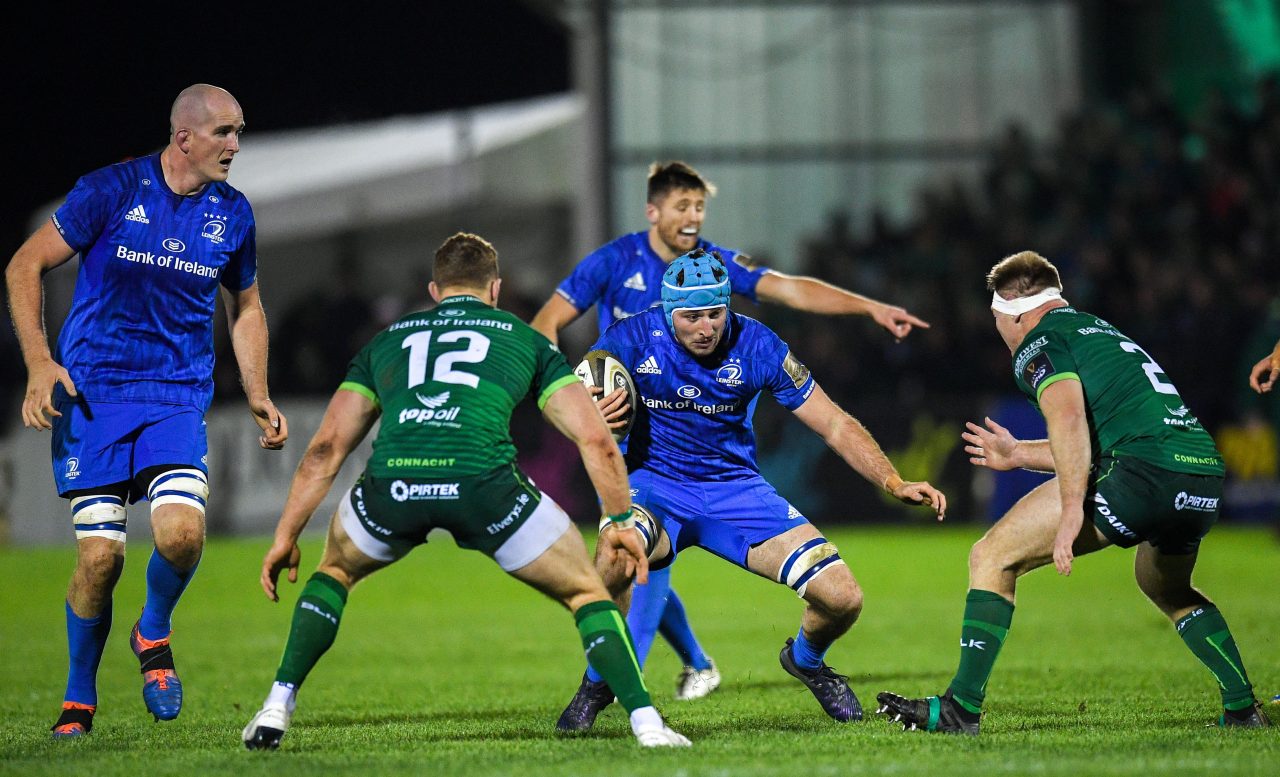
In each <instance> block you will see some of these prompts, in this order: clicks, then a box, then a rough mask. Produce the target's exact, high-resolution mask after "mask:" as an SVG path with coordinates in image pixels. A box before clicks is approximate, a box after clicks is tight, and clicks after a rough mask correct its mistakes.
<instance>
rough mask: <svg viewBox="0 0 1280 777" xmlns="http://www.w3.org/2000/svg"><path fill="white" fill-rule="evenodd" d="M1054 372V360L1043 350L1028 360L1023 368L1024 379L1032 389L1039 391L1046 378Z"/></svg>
mask: <svg viewBox="0 0 1280 777" xmlns="http://www.w3.org/2000/svg"><path fill="white" fill-rule="evenodd" d="M1053 373H1054V369H1053V361H1052V360H1050V359H1049V354H1047V353H1045V352H1043V351H1041V352H1040V353H1038V354H1036V355H1035V356H1032V357H1031V358H1030V359H1029V360H1027V365H1026V366H1025V367H1023V368H1022V379H1023V380H1025V381H1026V382H1027V385H1028V386H1030V387H1031V390H1032V391H1038V390H1039V389H1040V384H1041V383H1043V382H1044V379H1045V378H1047V377H1049V376H1050V375H1052V374H1053Z"/></svg>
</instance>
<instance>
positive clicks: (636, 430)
mask: <svg viewBox="0 0 1280 777" xmlns="http://www.w3.org/2000/svg"><path fill="white" fill-rule="evenodd" d="M727 315H728V321H727V322H726V324H725V333H724V336H723V337H724V340H723V341H722V343H721V345H720V347H719V348H718V349H716V352H715V353H714V354H712V355H711V356H710V357H708V358H706V359H696V358H694V356H693V355H692V354H690V353H689V352H688V351H686V350H685V348H684V346H682V345H680V343H679V342H677V341H676V338H675V337H674V336H673V335H672V333H671V330H670V328H669V327H668V326H667V319H666V316H665V315H664V314H663V312H662V308H661V307H656V308H651V309H649V310H646V311H644V312H642V313H640V314H638V315H636V316H633V317H631V318H627V319H625V320H623V321H619V322H618V323H616V324H614V325H613V326H611V327H609V330H608V331H607V332H605V333H604V335H603V336H602V337H601V338H600V339H599V340H598V341H597V342H596V344H595V345H594V346H592V347H593V348H603V349H604V350H606V351H609V352H610V353H612V354H614V355H615V356H617V357H618V359H619V361H621V362H622V364H623V365H624V366H625V367H626V368H627V370H628V371H629V372H630V373H631V377H632V379H633V380H634V381H635V384H636V391H637V392H638V393H639V395H640V401H641V403H642V404H643V405H644V409H643V410H638V413H639V414H638V416H637V417H636V423H635V426H634V427H633V428H632V430H631V434H630V436H629V437H628V438H627V469H628V470H637V469H647V470H651V471H653V472H656V473H658V474H661V475H664V476H666V477H669V478H674V479H678V480H732V479H746V478H758V477H759V475H760V469H759V466H758V465H757V464H756V440H755V432H754V431H753V429H752V423H751V416H752V414H753V413H754V411H755V404H756V400H757V399H758V398H759V396H760V393H761V392H762V391H767V392H769V393H771V394H773V397H774V399H776V400H777V401H778V403H779V404H781V405H782V406H783V407H785V408H787V409H788V410H795V409H796V408H798V407H800V406H801V405H802V404H804V403H805V400H807V399H808V398H809V395H810V394H812V393H813V387H814V382H813V378H812V376H810V374H809V370H808V369H806V368H805V367H804V365H802V364H801V363H800V362H799V361H797V360H796V359H795V357H793V356H792V355H791V351H790V349H789V348H787V344H786V343H784V342H783V341H782V338H780V337H778V336H777V335H776V334H774V333H773V331H772V330H771V329H769V327H767V326H765V325H764V324H762V323H760V322H759V321H756V320H755V319H753V318H748V317H747V316H740V315H738V314H736V313H733V312H732V311H727Z"/></svg>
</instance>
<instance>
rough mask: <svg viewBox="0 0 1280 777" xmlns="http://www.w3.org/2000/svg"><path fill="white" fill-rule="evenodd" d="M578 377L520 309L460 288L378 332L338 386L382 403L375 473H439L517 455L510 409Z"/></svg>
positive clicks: (477, 468)
mask: <svg viewBox="0 0 1280 777" xmlns="http://www.w3.org/2000/svg"><path fill="white" fill-rule="evenodd" d="M575 380H577V377H575V376H574V374H573V371H572V370H571V369H570V368H569V364H568V362H566V361H565V359H564V356H562V355H561V354H560V351H559V350H557V349H556V347H555V346H554V345H552V344H551V341H550V340H548V339H547V338H545V337H543V336H542V335H541V334H539V333H538V332H536V331H534V330H533V329H532V328H531V327H529V326H528V325H527V324H525V323H524V322H522V321H520V319H518V318H516V317H515V316H513V315H512V314H510V313H508V312H506V311H504V310H498V309H496V308H493V307H490V306H489V305H486V304H485V303H483V302H481V301H480V300H479V299H477V298H475V297H472V296H467V295H460V296H455V297H449V298H447V299H443V300H441V301H440V304H439V305H438V306H436V307H435V308H434V309H432V310H428V311H420V312H417V313H411V314H409V315H407V316H405V317H403V318H401V319H400V320H399V321H397V322H395V323H394V324H392V325H391V326H389V327H387V328H386V329H384V330H382V331H381V332H379V333H378V334H377V335H376V336H375V337H374V338H373V340H371V341H370V342H369V344H368V345H366V346H365V347H364V348H363V349H362V350H361V351H360V353H359V354H357V355H356V357H355V359H353V360H352V361H351V367H350V369H349V370H348V372H347V378H346V380H345V381H343V383H342V385H341V386H339V388H340V389H346V390H348V391H355V392H357V393H360V394H363V395H365V396H366V397H368V398H369V399H371V400H373V401H374V402H375V403H377V404H378V405H379V406H380V407H381V409H382V426H381V428H380V429H379V431H378V437H377V439H375V440H374V442H373V455H372V457H371V458H370V459H369V463H368V465H367V466H366V468H365V469H366V471H367V472H368V473H369V474H371V475H374V476H381V477H387V476H401V477H426V478H432V477H435V478H438V477H452V476H455V475H475V474H480V473H483V472H488V471H490V470H492V469H494V468H495V467H499V466H502V465H504V464H507V463H509V462H511V461H512V460H514V459H515V456H516V448H515V444H514V443H512V441H511V430H510V425H511V411H512V410H513V409H514V408H515V406H516V405H517V404H518V403H519V402H520V400H521V399H523V398H524V397H526V396H532V397H534V398H535V399H536V400H537V402H538V407H539V408H541V407H542V406H543V405H545V404H546V402H547V399H549V398H550V397H551V395H552V394H554V393H555V392H556V391H558V390H560V389H561V388H563V387H564V386H566V385H568V384H570V383H572V382H573V381H575Z"/></svg>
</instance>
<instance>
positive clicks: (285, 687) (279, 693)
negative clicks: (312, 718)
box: [263, 683, 298, 715]
mask: <svg viewBox="0 0 1280 777" xmlns="http://www.w3.org/2000/svg"><path fill="white" fill-rule="evenodd" d="M267 704H283V705H284V707H285V709H287V710H289V714H291V715H292V714H293V710H294V708H295V707H297V706H298V689H297V688H295V687H294V686H292V685H290V684H289V683H272V684H271V692H270V693H268V694H267V701H266V703H265V704H264V705H263V706H266V705H267Z"/></svg>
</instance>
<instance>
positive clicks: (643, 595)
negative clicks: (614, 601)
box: [587, 568, 671, 683]
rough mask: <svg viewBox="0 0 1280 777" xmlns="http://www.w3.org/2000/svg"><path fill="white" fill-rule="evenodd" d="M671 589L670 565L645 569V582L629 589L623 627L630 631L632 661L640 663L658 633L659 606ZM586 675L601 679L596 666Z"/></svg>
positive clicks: (642, 662) (642, 663) (597, 680)
mask: <svg viewBox="0 0 1280 777" xmlns="http://www.w3.org/2000/svg"><path fill="white" fill-rule="evenodd" d="M670 590H671V569H670V568H667V569H663V570H661V571H659V572H650V573H649V582H648V584H646V585H637V586H636V587H635V588H633V589H631V610H630V611H629V612H627V630H628V631H630V632H631V641H632V643H633V644H634V645H635V649H636V661H637V662H639V664H640V666H641V667H643V666H644V662H645V659H646V658H648V657H649V648H651V647H653V638H654V636H655V635H657V633H658V621H659V620H661V619H662V609H663V607H665V606H666V601H667V592H668V591H670ZM587 679H589V680H591V682H593V683H598V682H600V680H601V679H602V678H601V677H600V675H598V674H596V670H594V669H591V668H590V667H588V669H587Z"/></svg>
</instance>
